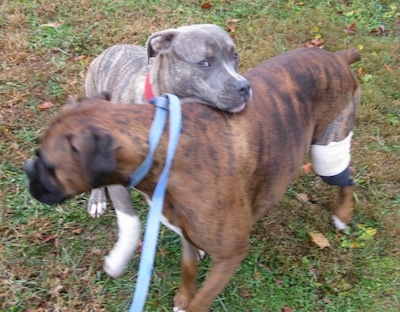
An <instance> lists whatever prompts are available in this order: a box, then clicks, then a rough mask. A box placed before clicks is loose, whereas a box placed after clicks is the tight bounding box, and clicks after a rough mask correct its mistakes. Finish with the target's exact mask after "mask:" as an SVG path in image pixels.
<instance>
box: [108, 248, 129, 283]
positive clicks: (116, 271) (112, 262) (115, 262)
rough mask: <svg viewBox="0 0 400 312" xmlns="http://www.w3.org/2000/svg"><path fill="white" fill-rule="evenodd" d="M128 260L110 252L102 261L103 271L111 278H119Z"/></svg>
mask: <svg viewBox="0 0 400 312" xmlns="http://www.w3.org/2000/svg"><path fill="white" fill-rule="evenodd" d="M128 261H129V259H128V260H126V259H124V258H123V257H120V256H119V254H118V253H117V252H113V251H111V252H110V254H109V255H108V256H106V257H105V259H104V266H103V269H104V271H105V272H106V273H107V274H108V275H110V276H111V277H113V278H117V277H120V276H121V275H122V274H123V273H124V272H125V269H126V267H127V264H128Z"/></svg>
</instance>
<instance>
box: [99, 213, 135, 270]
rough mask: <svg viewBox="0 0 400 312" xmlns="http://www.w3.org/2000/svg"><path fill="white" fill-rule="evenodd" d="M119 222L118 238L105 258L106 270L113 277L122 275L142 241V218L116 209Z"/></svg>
mask: <svg viewBox="0 0 400 312" xmlns="http://www.w3.org/2000/svg"><path fill="white" fill-rule="evenodd" d="M115 213H116V215H117V223H118V240H117V242H116V244H115V245H114V247H113V249H112V250H111V251H110V253H109V254H108V256H107V257H106V258H105V259H104V271H105V272H106V273H107V274H108V275H110V276H111V277H114V278H116V277H119V276H121V275H122V274H123V273H124V271H125V269H126V267H127V265H128V262H129V260H130V259H131V258H132V256H133V254H134V252H135V250H136V248H137V246H138V245H139V243H140V220H139V217H138V216H136V215H128V214H125V213H123V212H121V211H119V210H117V209H116V210H115Z"/></svg>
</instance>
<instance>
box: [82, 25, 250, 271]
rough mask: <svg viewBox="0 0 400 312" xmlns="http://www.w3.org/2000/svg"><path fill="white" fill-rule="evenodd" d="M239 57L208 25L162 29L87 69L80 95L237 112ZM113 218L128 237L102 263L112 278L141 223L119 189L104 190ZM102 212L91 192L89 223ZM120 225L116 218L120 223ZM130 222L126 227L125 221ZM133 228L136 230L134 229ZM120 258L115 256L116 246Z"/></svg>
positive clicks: (246, 91) (101, 198)
mask: <svg viewBox="0 0 400 312" xmlns="http://www.w3.org/2000/svg"><path fill="white" fill-rule="evenodd" d="M238 62H239V56H238V53H237V50H236V47H235V44H234V42H233V40H232V38H231V37H230V36H229V34H228V33H227V32H226V31H224V30H223V29H222V28H220V27H218V26H216V25H211V24H199V25H190V26H184V27H179V28H176V29H172V28H171V29H167V30H163V31H159V32H156V33H154V34H152V35H151V36H150V37H149V39H148V40H147V44H146V48H143V47H139V46H136V45H132V44H119V45H115V46H112V47H110V48H108V49H107V50H105V51H104V52H103V53H101V54H100V55H99V56H98V57H96V58H95V59H94V60H93V62H92V63H91V64H90V66H89V69H88V72H87V76H86V80H85V93H86V95H87V96H95V95H97V94H99V93H101V92H103V91H107V92H109V93H110V94H111V100H112V102H113V103H135V104H144V103H147V100H148V98H149V97H152V95H161V94H163V93H167V92H168V93H172V94H175V95H177V96H179V97H180V99H181V101H182V102H183V103H185V102H188V101H195V102H198V103H202V104H205V105H210V106H213V107H216V108H218V109H220V110H226V111H230V112H240V111H242V110H243V109H244V107H245V105H246V103H247V101H248V100H249V98H250V96H251V90H250V86H249V83H248V81H247V80H246V79H245V78H244V77H243V76H241V75H239V74H238V72H237V71H238ZM108 193H109V196H110V198H111V200H112V202H113V204H114V208H115V209H116V213H118V211H124V213H125V214H128V215H129V216H130V218H128V219H126V222H130V223H131V227H130V228H131V230H130V231H129V232H128V233H125V234H122V233H119V236H121V239H123V237H130V238H131V239H130V243H129V244H128V242H126V243H122V244H121V242H120V241H119V242H118V243H117V244H116V246H115V248H114V249H113V250H111V252H110V254H109V256H107V258H106V261H105V270H106V272H107V273H108V274H110V275H111V276H114V277H116V276H118V275H120V274H122V271H123V270H122V269H119V270H118V271H115V270H112V265H108V264H109V262H115V261H116V259H115V257H116V256H118V258H119V261H120V263H121V265H120V266H118V267H119V268H122V267H123V265H122V264H123V263H125V264H126V262H127V261H128V259H129V258H130V257H131V254H132V253H133V252H134V251H135V249H136V247H137V244H138V242H139V235H140V223H139V220H138V218H137V217H135V212H134V210H133V206H132V203H131V198H130V195H129V193H128V192H127V191H126V190H125V188H123V187H121V186H119V185H112V186H108ZM105 210H106V193H105V188H98V189H95V190H93V191H92V193H91V195H90V198H89V202H88V212H89V213H90V215H91V216H93V217H98V216H100V215H102V214H103V213H104V212H105ZM119 219H120V218H119ZM127 220H130V221H127ZM135 225H136V226H135ZM127 245H130V248H129V249H127V248H126V247H124V254H125V256H124V257H121V256H120V252H119V248H120V246H127Z"/></svg>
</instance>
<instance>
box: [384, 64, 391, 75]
mask: <svg viewBox="0 0 400 312" xmlns="http://www.w3.org/2000/svg"><path fill="white" fill-rule="evenodd" d="M383 66H385V68H386V70H387V71H388V72H389V74H391V75H393V68H392V66H389V65H387V64H383Z"/></svg>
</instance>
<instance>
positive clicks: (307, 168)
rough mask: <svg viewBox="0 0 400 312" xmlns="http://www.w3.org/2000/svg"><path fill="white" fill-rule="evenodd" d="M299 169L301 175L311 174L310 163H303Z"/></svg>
mask: <svg viewBox="0 0 400 312" xmlns="http://www.w3.org/2000/svg"><path fill="white" fill-rule="evenodd" d="M301 168H302V170H303V173H306V174H308V173H311V172H312V163H310V162H308V163H305V164H304V165H303V166H301Z"/></svg>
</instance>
